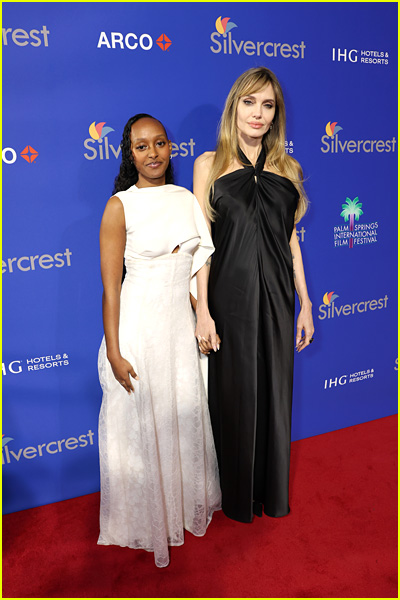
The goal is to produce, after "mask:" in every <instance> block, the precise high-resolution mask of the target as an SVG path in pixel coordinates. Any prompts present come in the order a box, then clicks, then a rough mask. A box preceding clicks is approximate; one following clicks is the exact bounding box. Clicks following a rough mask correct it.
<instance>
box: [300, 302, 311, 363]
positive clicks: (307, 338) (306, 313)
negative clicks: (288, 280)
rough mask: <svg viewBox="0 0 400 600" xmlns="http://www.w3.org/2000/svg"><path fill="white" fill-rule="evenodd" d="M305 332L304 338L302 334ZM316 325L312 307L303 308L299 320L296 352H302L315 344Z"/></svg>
mask: <svg viewBox="0 0 400 600" xmlns="http://www.w3.org/2000/svg"><path fill="white" fill-rule="evenodd" d="M303 331H304V336H302V333H303ZM313 335H314V324H313V318H312V311H311V305H309V306H308V305H307V306H303V307H302V308H301V310H300V313H299V316H298V318H297V333H296V350H297V352H301V351H302V350H304V348H307V346H309V345H310V344H311V342H313V340H314V338H313Z"/></svg>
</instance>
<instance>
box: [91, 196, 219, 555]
mask: <svg viewBox="0 0 400 600" xmlns="http://www.w3.org/2000/svg"><path fill="white" fill-rule="evenodd" d="M173 187H175V186H163V187H162V188H157V189H158V190H161V191H163V190H164V188H173ZM146 189H147V188H146ZM178 189H179V190H182V189H183V188H178ZM136 190H137V188H136ZM137 191H139V192H140V191H141V190H137ZM170 191H171V190H170ZM123 194H125V195H126V194H127V192H124V193H123ZM187 194H190V193H189V192H187ZM135 196H136V198H135V199H136V200H137V193H136V192H135ZM168 196H169V199H170V193H168ZM190 196H191V197H192V198H193V196H192V195H191V194H190ZM128 198H129V197H128ZM148 200H149V194H147V195H146V201H148ZM191 201H192V200H191ZM126 202H127V199H126V198H125V199H124V201H123V204H124V208H125V204H126ZM138 206H139V205H138ZM172 208H173V207H171V206H169V207H168V211H169V212H170V211H171V210H172ZM184 212H185V211H183V213H184ZM128 215H129V216H128ZM132 216H133V214H132V211H130V212H129V213H128V211H127V210H125V218H126V220H128V219H130V218H132ZM156 216H157V218H160V219H161V220H162V218H163V216H162V214H159V212H158V214H157V215H156ZM181 216H182V211H181V212H178V214H177V213H176V212H175V217H176V219H177V220H178V221H179V219H180V218H181ZM154 217H155V215H152V216H150V215H149V218H153V219H154ZM155 229H157V228H155ZM186 230H187V227H186V229H185V218H184V219H183V221H182V226H181V228H180V232H181V234H182V233H183V237H182V235H181V236H180V237H181V241H180V242H178V243H177V244H175V246H176V245H180V251H179V252H178V253H176V254H162V255H160V256H155V257H153V258H151V259H150V260H149V259H147V258H129V259H126V265H127V275H126V278H125V280H124V283H123V287H122V292H121V308H120V328H119V332H120V348H121V354H122V356H123V357H124V358H126V359H127V360H129V361H130V362H131V363H132V366H133V368H134V369H135V371H136V373H137V374H138V376H139V381H135V380H132V382H133V385H134V388H135V392H134V393H133V394H128V393H127V392H126V391H125V390H124V389H123V388H122V386H121V385H120V384H119V383H118V382H117V381H116V380H115V378H114V376H113V373H112V370H111V366H110V364H109V362H108V360H107V356H106V347H105V341H104V339H103V341H102V344H101V347H100V351H99V362H98V366H99V377H100V383H101V386H102V389H103V402H102V406H101V411H100V418H99V449H100V474H101V508H100V536H99V540H98V543H99V544H103V545H109V544H116V545H119V546H128V547H130V548H141V549H144V550H147V551H151V552H154V558H155V563H156V565H157V566H158V567H165V566H167V565H168V564H169V552H168V546H179V545H181V544H183V542H184V529H186V530H188V531H190V532H191V533H192V534H194V535H196V536H202V535H204V534H205V532H206V529H207V526H208V524H209V523H210V521H211V518H212V514H213V512H214V511H215V510H218V509H220V506H221V492H220V487H219V477H218V466H217V459H216V454H215V447H214V441H213V437H212V432H211V423H210V418H209V413H208V405H207V397H206V392H205V388H204V382H203V377H202V374H201V369H200V363H199V353H198V348H197V342H196V340H195V337H194V328H195V323H194V316H193V312H192V309H191V306H190V301H189V282H190V278H191V276H192V275H193V256H192V254H193V253H196V249H198V248H199V247H200V245H201V237H202V236H201V235H198V237H197V239H194V242H193V246H194V247H192V252H190V247H189V246H186V249H185V250H186V251H184V252H182V251H181V248H182V240H183V238H184V237H185V235H184V234H185V231H186ZM178 231H179V228H178ZM207 233H208V230H207ZM188 235H191V233H190V232H189V233H188ZM127 236H129V224H128V222H127ZM176 239H177V238H175V240H174V239H172V240H171V241H168V243H171V244H174V243H175V241H176ZM192 239H193V238H192ZM209 242H210V240H208V239H207V240H206V243H209ZM146 245H147V248H148V247H150V246H149V242H148V240H147V241H146ZM175 246H174V245H173V246H172V248H174V247H175ZM203 248H204V246H203ZM211 252H212V249H211V251H209V253H208V255H209V254H211ZM205 254H207V252H206V253H205ZM205 254H204V255H205ZM206 258H207V256H206V257H205V258H204V262H205V260H206ZM200 262H201V261H200ZM200 266H201V265H200ZM198 268H200V267H198Z"/></svg>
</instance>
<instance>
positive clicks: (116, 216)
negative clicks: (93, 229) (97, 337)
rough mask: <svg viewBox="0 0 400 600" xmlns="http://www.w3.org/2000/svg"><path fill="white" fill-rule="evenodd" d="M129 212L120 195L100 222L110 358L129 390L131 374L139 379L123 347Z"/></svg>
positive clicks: (112, 199) (123, 385)
mask: <svg viewBox="0 0 400 600" xmlns="http://www.w3.org/2000/svg"><path fill="white" fill-rule="evenodd" d="M125 240H126V232H125V216H124V209H123V206H122V203H121V200H120V199H119V198H117V197H116V196H113V197H112V198H110V200H109V201H108V202H107V206H106V208H105V211H104V214H103V218H102V221H101V226H100V262H101V278H102V281H103V290H104V291H103V324H104V335H105V339H106V347H107V358H108V360H109V362H110V365H111V368H112V370H113V373H114V377H115V378H116V380H117V381H118V382H119V383H120V384H121V385H122V387H123V388H125V389H126V391H127V392H128V393H130V392H131V391H134V388H133V385H132V382H131V380H130V377H129V375H132V377H133V378H134V379H138V376H137V375H136V373H135V371H134V370H133V367H132V365H131V364H130V363H129V362H128V361H127V360H125V359H124V358H123V357H122V356H121V353H120V349H119V335H118V329H119V309H120V295H121V279H122V270H123V260H124V249H125Z"/></svg>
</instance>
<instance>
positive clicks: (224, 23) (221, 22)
mask: <svg viewBox="0 0 400 600" xmlns="http://www.w3.org/2000/svg"><path fill="white" fill-rule="evenodd" d="M230 19H231V18H230V17H224V18H222V17H218V19H217V20H216V21H215V29H216V30H217V31H218V33H220V34H221V35H223V36H224V37H226V34H227V33H229V32H230V30H231V29H233V28H234V27H237V25H236V23H233V21H231V22H230V23H229V22H228V21H230Z"/></svg>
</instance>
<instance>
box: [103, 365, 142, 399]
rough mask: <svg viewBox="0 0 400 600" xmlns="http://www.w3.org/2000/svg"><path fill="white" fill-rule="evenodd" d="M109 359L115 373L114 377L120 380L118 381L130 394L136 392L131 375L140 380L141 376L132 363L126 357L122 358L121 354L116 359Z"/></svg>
mask: <svg viewBox="0 0 400 600" xmlns="http://www.w3.org/2000/svg"><path fill="white" fill-rule="evenodd" d="M109 361H110V365H111V368H112V372H113V373H114V377H115V379H116V380H117V381H118V383H120V384H121V385H122V387H123V388H124V390H126V391H127V392H128V394H130V393H131V392H134V391H135V389H134V387H133V385H132V382H131V379H130V376H131V377H132V378H133V379H136V380H137V381H138V380H139V377H138V376H137V374H136V373H135V371H134V369H133V367H132V365H131V363H130V362H129V361H127V360H126V359H125V358H122V356H119V357H118V358H115V359H109Z"/></svg>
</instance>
